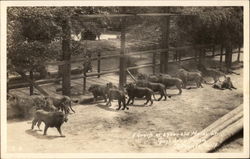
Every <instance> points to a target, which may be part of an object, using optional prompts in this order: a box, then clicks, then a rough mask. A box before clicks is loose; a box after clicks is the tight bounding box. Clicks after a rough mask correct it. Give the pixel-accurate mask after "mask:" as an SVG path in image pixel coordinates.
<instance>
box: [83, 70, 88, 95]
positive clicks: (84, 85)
mask: <svg viewBox="0 0 250 159" xmlns="http://www.w3.org/2000/svg"><path fill="white" fill-rule="evenodd" d="M83 75H84V77H83V90H82V93H83V94H85V93H86V81H87V79H86V78H87V77H86V73H85V72H84V73H83Z"/></svg>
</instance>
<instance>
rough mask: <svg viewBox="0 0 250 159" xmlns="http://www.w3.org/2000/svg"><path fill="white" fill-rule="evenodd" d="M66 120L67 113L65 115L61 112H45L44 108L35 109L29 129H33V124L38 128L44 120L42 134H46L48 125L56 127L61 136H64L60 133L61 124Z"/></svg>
mask: <svg viewBox="0 0 250 159" xmlns="http://www.w3.org/2000/svg"><path fill="white" fill-rule="evenodd" d="M67 121H68V118H67V115H65V114H64V113H63V112H47V111H44V110H37V111H36V112H35V116H34V119H33V121H32V125H31V129H32V130H33V129H34V126H35V125H36V124H37V127H38V129H39V130H40V125H41V123H42V122H44V124H45V127H44V133H43V135H47V130H48V128H49V127H56V128H57V130H58V132H59V134H60V135H61V137H65V135H63V134H62V131H61V126H62V124H63V123H64V122H67Z"/></svg>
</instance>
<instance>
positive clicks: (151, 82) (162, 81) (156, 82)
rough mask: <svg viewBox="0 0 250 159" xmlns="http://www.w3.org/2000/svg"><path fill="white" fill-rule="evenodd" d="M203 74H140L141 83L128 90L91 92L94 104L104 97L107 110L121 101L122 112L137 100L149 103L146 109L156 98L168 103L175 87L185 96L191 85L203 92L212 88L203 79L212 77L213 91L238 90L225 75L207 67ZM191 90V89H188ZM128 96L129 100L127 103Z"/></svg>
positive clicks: (93, 87) (181, 71) (110, 86)
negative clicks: (115, 102) (202, 89)
mask: <svg viewBox="0 0 250 159" xmlns="http://www.w3.org/2000/svg"><path fill="white" fill-rule="evenodd" d="M198 69H199V71H188V70H185V69H183V68H181V69H179V70H178V72H177V73H176V75H175V76H174V77H173V76H170V75H169V74H157V75H156V74H153V75H146V74H139V75H138V78H137V80H136V81H135V82H134V83H128V84H126V85H125V86H124V89H119V88H118V87H117V86H114V85H113V84H112V83H111V82H109V83H107V84H106V85H98V84H94V85H91V86H90V87H89V89H88V91H89V92H91V93H92V94H93V96H94V102H95V101H96V100H97V97H99V96H100V97H102V98H103V99H104V100H105V102H107V103H106V105H107V106H110V105H111V102H112V100H113V99H117V100H118V105H119V107H118V108H117V110H119V109H120V108H121V106H122V105H123V108H122V110H124V109H129V108H128V107H127V105H129V104H132V105H133V104H134V99H135V98H145V99H146V102H145V103H144V105H147V104H148V103H149V102H150V105H152V104H153V98H154V99H155V100H158V101H160V100H161V99H162V98H163V97H164V100H167V97H168V98H171V96H170V95H168V94H167V91H166V88H168V87H171V86H175V87H176V88H177V89H178V90H179V93H178V94H181V93H182V88H184V89H186V88H187V85H188V84H189V82H190V81H192V82H194V83H195V84H196V87H197V88H203V86H202V83H205V84H209V83H208V82H206V81H205V80H204V78H203V77H206V76H209V77H212V78H213V79H214V83H213V84H212V87H213V88H217V89H221V90H222V89H230V90H231V89H236V88H235V87H234V86H233V84H232V81H231V79H230V77H226V76H225V74H224V73H222V72H220V71H217V70H216V69H210V68H206V67H204V66H203V65H202V66H200V67H199V68H198ZM220 77H224V78H225V80H224V81H220ZM187 89H188V88H187ZM155 93H159V95H160V97H159V98H158V99H156V98H155ZM126 95H127V96H128V100H127V102H126Z"/></svg>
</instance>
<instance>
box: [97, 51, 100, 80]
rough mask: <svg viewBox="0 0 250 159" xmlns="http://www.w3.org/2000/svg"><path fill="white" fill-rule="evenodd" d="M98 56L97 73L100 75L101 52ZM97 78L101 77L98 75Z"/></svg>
mask: <svg viewBox="0 0 250 159" xmlns="http://www.w3.org/2000/svg"><path fill="white" fill-rule="evenodd" d="M97 56H98V60H97V72H98V73H100V72H101V52H100V51H98V53H97ZM97 77H98V78H100V75H98V76H97Z"/></svg>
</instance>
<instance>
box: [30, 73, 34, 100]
mask: <svg viewBox="0 0 250 159" xmlns="http://www.w3.org/2000/svg"><path fill="white" fill-rule="evenodd" d="M30 80H31V81H33V80H34V79H33V71H30ZM33 94H34V88H33V86H32V84H30V95H33Z"/></svg>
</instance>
